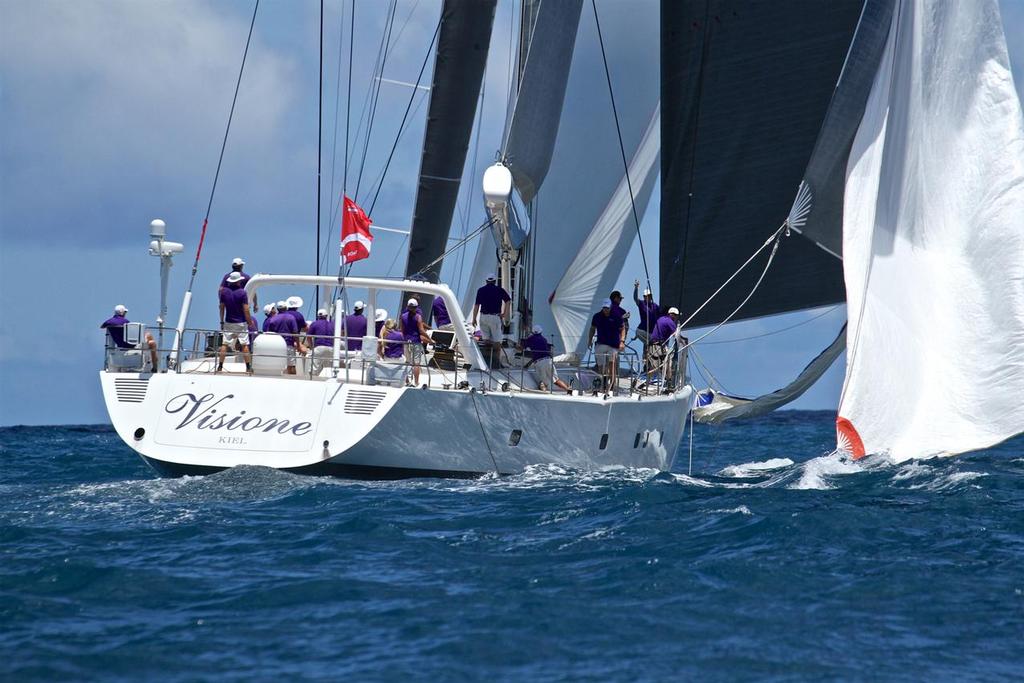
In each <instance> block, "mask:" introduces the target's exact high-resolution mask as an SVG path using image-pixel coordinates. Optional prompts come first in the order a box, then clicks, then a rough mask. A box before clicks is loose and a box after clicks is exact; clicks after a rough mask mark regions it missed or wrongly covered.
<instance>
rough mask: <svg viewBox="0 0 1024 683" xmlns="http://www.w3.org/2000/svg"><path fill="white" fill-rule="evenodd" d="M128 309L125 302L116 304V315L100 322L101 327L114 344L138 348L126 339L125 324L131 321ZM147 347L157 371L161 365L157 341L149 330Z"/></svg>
mask: <svg viewBox="0 0 1024 683" xmlns="http://www.w3.org/2000/svg"><path fill="white" fill-rule="evenodd" d="M127 315H128V309H127V308H125V307H124V305H123V304H118V305H117V306H114V315H112V316H111V317H109V318H107V319H106V320H104V321H103V322H102V323H101V324H100V329H103V330H106V331H107V334H109V335H110V340H111V341H112V342H114V346H116V347H117V348H119V349H134V348H137V347H136V346H135V345H134V344H129V343H128V342H126V341H125V340H124V326H125V325H127V324H128V323H129V320H128V318H127V317H125V316H127ZM146 347H147V348H148V349H149V360H150V362H151V363H152V365H151V366H150V367H151V368H152V371H153V372H156V371H157V369H158V368H159V367H160V365H159V363H157V358H156V341H155V340H154V339H153V335H151V334H150V333H149V332H147V333H146Z"/></svg>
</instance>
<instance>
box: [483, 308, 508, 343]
mask: <svg viewBox="0 0 1024 683" xmlns="http://www.w3.org/2000/svg"><path fill="white" fill-rule="evenodd" d="M480 336H481V337H482V338H483V340H484V341H496V342H500V341H501V340H502V337H504V334H502V331H501V316H500V315H493V314H491V313H487V314H485V315H481V316H480Z"/></svg>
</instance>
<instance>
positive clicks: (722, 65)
mask: <svg viewBox="0 0 1024 683" xmlns="http://www.w3.org/2000/svg"><path fill="white" fill-rule="evenodd" d="M863 4H864V2H863V0H836V1H834V2H819V1H818V0H803V1H800V0H790V1H787V2H781V3H752V2H748V1H745V0H689V1H685V2H683V1H679V0H663V1H662V4H661V20H662V26H661V69H662V73H661V101H662V105H661V106H662V157H661V159H662V161H661V163H662V186H661V193H662V194H661V197H662V198H661V253H660V266H661V292H660V293H661V298H660V301H662V302H663V303H665V304H666V305H669V304H675V305H678V306H679V307H680V309H681V310H682V313H683V317H684V318H685V317H688V315H689V312H691V311H693V310H695V309H696V308H697V307H698V306H700V305H701V304H702V303H704V302H705V301H706V300H707V299H708V298H709V297H710V296H711V294H712V293H713V292H714V291H715V290H716V289H717V288H718V287H719V286H720V285H721V284H722V283H723V282H724V281H725V279H726V278H727V277H728V276H729V275H731V274H732V273H733V272H734V271H735V270H736V269H737V268H738V267H739V266H740V265H741V264H742V263H743V262H744V261H745V260H746V259H747V258H748V257H749V256H750V255H751V254H753V253H754V252H755V251H756V250H757V248H758V247H759V246H761V245H762V244H763V243H764V241H765V239H766V238H768V236H770V235H771V234H772V232H774V231H775V229H776V228H777V227H778V226H779V225H781V224H782V222H783V221H784V220H785V219H786V216H787V215H788V213H789V210H790V206H791V205H792V203H793V197H794V196H795V195H796V192H797V188H798V186H799V185H800V182H801V179H802V178H803V175H804V172H805V169H807V167H808V162H809V161H810V159H811V153H812V150H813V149H814V146H815V142H816V140H817V138H818V134H819V131H820V130H821V127H822V122H823V120H824V119H825V116H826V112H827V111H828V109H829V103H830V101H831V98H832V95H833V91H834V90H835V87H836V83H837V82H838V80H839V75H840V72H841V71H842V69H843V65H844V61H845V59H846V55H847V51H848V49H849V47H850V44H851V42H852V40H853V36H854V31H855V29H856V27H857V24H858V20H859V18H860V16H861V10H862V7H863ZM872 73H873V70H872ZM766 258H767V250H766V252H765V254H764V255H762V256H761V257H760V258H759V259H758V260H756V261H755V262H754V263H752V264H751V265H750V266H748V267H747V268H746V269H745V270H744V271H743V272H742V273H741V274H740V275H739V276H738V277H737V278H736V279H735V280H734V281H733V282H732V283H731V284H730V285H729V286H728V287H727V288H726V289H725V290H723V292H722V293H721V294H719V295H718V296H717V297H716V298H715V299H714V300H713V301H712V302H711V303H710V304H709V305H708V306H707V307H705V308H704V310H703V311H701V313H700V314H699V315H698V316H697V317H696V318H695V319H694V320H693V321H692V322H691V323H690V326H699V325H707V324H714V323H717V322H720V321H722V320H724V319H726V318H727V317H728V316H729V315H730V314H731V313H732V312H733V310H734V309H735V308H736V307H737V306H738V305H739V304H740V302H741V301H742V300H743V299H744V298H745V297H746V296H747V295H748V294H749V293H750V291H751V290H752V289H753V287H754V284H755V282H756V281H757V278H758V277H759V276H760V275H761V272H762V270H763V268H764V265H765V262H766ZM844 299H845V290H844V285H843V273H842V262H841V261H840V260H839V259H837V258H835V256H833V255H831V254H829V253H827V252H826V251H824V250H822V249H820V248H819V247H818V246H816V245H815V244H814V243H813V242H812V241H810V240H808V239H804V238H803V237H800V236H797V235H794V236H792V237H789V238H784V239H783V243H782V245H781V247H780V248H779V251H778V254H777V255H776V257H775V261H774V264H773V265H772V267H771V268H770V269H769V271H768V272H767V274H766V275H765V278H764V281H763V282H762V283H761V285H760V287H759V289H758V290H757V292H756V293H755V294H754V295H753V297H752V298H751V299H750V301H749V302H748V303H747V304H746V305H745V306H744V307H743V308H742V309H741V310H740V311H739V312H738V314H737V315H736V316H735V317H734V318H733V319H735V320H739V319H743V318H752V317H757V316H763V315H770V314H774V313H782V312H786V311H792V310H798V309H803V308H810V307H813V306H821V305H826V304H831V303H836V302H840V301H843V300H844Z"/></svg>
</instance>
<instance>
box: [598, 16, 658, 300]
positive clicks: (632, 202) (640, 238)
mask: <svg viewBox="0 0 1024 683" xmlns="http://www.w3.org/2000/svg"><path fill="white" fill-rule="evenodd" d="M590 6H591V7H592V8H593V9H594V24H595V25H596V26H597V42H598V44H599V45H600V46H601V60H602V61H603V62H604V76H605V79H606V80H607V81H608V97H609V98H610V99H611V102H612V116H613V117H614V118H615V133H616V135H618V137H619V152H620V153H621V154H622V167H623V169H625V173H626V189H627V190H629V205H630V207H631V208H632V209H633V222H634V223H635V224H636V238H637V240H638V241H639V243H640V258H641V259H642V260H643V263H644V277H645V278H646V280H647V288H648V289H650V288H651V273H650V271H649V270H648V269H647V253H646V252H645V251H644V238H643V236H642V235H641V234H640V218H639V216H637V213H636V201H635V199H634V195H633V183H632V181H631V180H630V179H629V162H628V161H627V160H626V146H625V145H624V144H623V143H622V129H621V128H620V127H619V112H618V109H617V108H616V106H615V92H614V91H613V89H612V75H611V72H610V71H609V70H608V57H607V56H606V55H605V52H604V38H603V37H602V35H601V21H600V19H598V16H597V0H590Z"/></svg>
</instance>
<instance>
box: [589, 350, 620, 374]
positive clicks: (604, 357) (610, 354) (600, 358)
mask: <svg viewBox="0 0 1024 683" xmlns="http://www.w3.org/2000/svg"><path fill="white" fill-rule="evenodd" d="M618 357H619V349H618V348H617V347H615V346H608V345H607V344H597V345H596V346H594V360H595V361H597V365H598V367H599V368H602V369H603V368H604V366H605V365H607V364H608V363H614V362H615V361H616V360H617V359H618Z"/></svg>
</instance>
